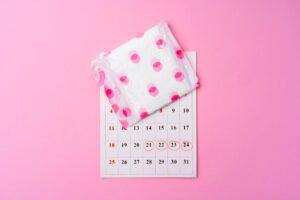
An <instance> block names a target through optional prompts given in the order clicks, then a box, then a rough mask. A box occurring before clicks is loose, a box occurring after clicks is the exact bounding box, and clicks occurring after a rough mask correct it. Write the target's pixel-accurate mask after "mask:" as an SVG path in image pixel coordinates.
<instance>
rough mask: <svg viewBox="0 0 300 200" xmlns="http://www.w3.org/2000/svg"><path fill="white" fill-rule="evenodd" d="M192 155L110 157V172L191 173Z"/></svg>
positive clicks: (107, 169)
mask: <svg viewBox="0 0 300 200" xmlns="http://www.w3.org/2000/svg"><path fill="white" fill-rule="evenodd" d="M192 162H193V160H192V158H191V157H182V158H181V157H171V158H151V157H150V158H139V157H137V158H126V157H124V158H113V157H112V158H108V159H107V160H106V171H107V173H108V174H162V173H169V174H175V173H176V174H180V173H182V174H191V173H192V172H193V163H192Z"/></svg>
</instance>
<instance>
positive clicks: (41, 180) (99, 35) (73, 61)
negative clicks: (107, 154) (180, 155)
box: [0, 0, 300, 200]
mask: <svg viewBox="0 0 300 200" xmlns="http://www.w3.org/2000/svg"><path fill="white" fill-rule="evenodd" d="M172 2H173V3H167V1H165V2H162V1H153V0H151V1H119V2H116V1H81V2H80V1H50V0H49V1H19V2H18V1H12V0H4V1H3V0H2V1H1V2H0V27H1V29H0V53H1V56H0V77H1V78H0V95H1V96H0V98H1V104H0V120H1V122H0V199H1V200H7V199H8V200H10V199H30V200H32V199H51V200H53V199H72V200H74V199H84V200H87V199H89V200H90V199H109V200H110V199H131V200H135V199H172V200H177V199H190V200H192V199H210V200H215V199H230V200H238V199H244V200H245V199H272V200H274V199H275V200H277V199H300V192H299V188H300V144H299V141H300V136H299V133H300V128H299V124H300V123H299V119H300V114H299V113H300V106H299V102H300V95H299V91H300V83H299V72H300V68H299V66H300V49H299V47H300V39H299V35H300V28H299V24H300V23H299V19H300V12H299V9H300V4H299V1H261V0H255V1H188V0H184V1H172ZM162 19H166V20H168V21H169V22H170V24H171V28H172V29H173V31H174V33H175V35H176V36H177V38H178V40H179V42H180V43H181V45H182V46H183V48H184V49H185V50H196V51H197V52H198V61H199V62H198V72H199V75H200V78H201V88H200V89H199V90H198V152H199V169H198V173H199V177H198V178H197V179H101V178H99V168H100V164H99V162H100V161H99V160H100V159H99V156H100V153H99V148H100V147H99V145H100V142H99V110H98V109H99V103H98V102H99V92H98V87H97V85H96V84H95V82H94V80H93V79H92V77H91V74H90V72H89V61H90V60H91V59H92V58H95V56H97V54H98V52H99V51H102V50H109V49H111V48H113V47H116V46H117V45H119V44H121V43H123V42H124V41H126V40H128V39H129V38H131V37H133V36H135V35H136V34H137V33H140V32H141V31H143V30H145V29H147V28H149V27H151V26H152V25H154V24H156V23H157V22H159V21H161V20H162Z"/></svg>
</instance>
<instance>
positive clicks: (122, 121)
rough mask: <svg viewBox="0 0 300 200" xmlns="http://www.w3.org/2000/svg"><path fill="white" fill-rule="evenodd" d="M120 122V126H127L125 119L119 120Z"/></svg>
mask: <svg viewBox="0 0 300 200" xmlns="http://www.w3.org/2000/svg"><path fill="white" fill-rule="evenodd" d="M120 123H121V125H122V128H125V129H126V128H128V126H129V124H128V121H127V120H120Z"/></svg>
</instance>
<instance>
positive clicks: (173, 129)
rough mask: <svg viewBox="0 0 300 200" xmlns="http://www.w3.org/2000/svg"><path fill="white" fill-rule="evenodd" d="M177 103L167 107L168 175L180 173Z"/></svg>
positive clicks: (178, 107)
mask: <svg viewBox="0 0 300 200" xmlns="http://www.w3.org/2000/svg"><path fill="white" fill-rule="evenodd" d="M179 109H180V106H179V101H176V102H174V103H172V104H171V105H170V106H169V107H168V174H179V173H180V163H179V161H180V132H179V122H180V115H179Z"/></svg>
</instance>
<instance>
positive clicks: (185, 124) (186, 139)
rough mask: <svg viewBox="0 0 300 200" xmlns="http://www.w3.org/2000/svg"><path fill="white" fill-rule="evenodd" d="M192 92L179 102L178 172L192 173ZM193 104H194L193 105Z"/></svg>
mask: <svg viewBox="0 0 300 200" xmlns="http://www.w3.org/2000/svg"><path fill="white" fill-rule="evenodd" d="M193 95H194V94H189V95H187V96H185V97H183V98H182V101H181V102H180V119H181V120H180V133H181V134H180V138H181V143H180V149H181V157H180V172H181V173H182V174H192V173H193V148H195V147H193V145H194V143H195V141H193V131H195V130H193V128H194V127H193V124H194V123H196V122H193V112H195V111H194V110H193V109H192V108H193V101H192V97H193ZM194 106H195V105H194Z"/></svg>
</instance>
